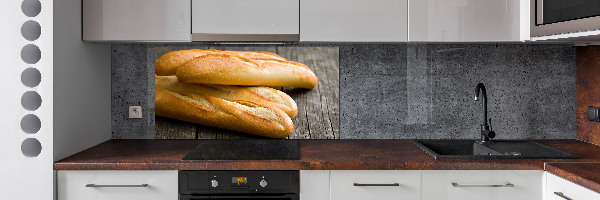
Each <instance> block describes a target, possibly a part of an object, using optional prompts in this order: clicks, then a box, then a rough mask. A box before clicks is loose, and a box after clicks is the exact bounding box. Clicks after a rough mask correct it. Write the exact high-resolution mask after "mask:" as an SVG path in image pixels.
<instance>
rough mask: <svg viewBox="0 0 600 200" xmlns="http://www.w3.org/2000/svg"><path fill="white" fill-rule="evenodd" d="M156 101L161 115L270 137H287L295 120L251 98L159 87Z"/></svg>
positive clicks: (156, 111) (158, 114)
mask: <svg viewBox="0 0 600 200" xmlns="http://www.w3.org/2000/svg"><path fill="white" fill-rule="evenodd" d="M154 101H155V114H156V115H157V116H162V117H168V118H172V119H177V120H182V121H187V122H192V123H197V124H203V125H207V126H213V127H218V128H223V129H228V130H234V131H239V132H245V133H250V134H255V135H260V136H264V137H270V138H284V137H286V136H288V135H289V134H290V133H291V132H292V129H293V123H292V120H291V119H290V117H289V116H288V115H287V114H286V113H285V112H283V111H282V110H279V109H277V108H272V107H266V106H262V105H260V104H257V103H252V102H249V101H241V100H225V99H221V98H217V97H212V96H208V95H204V94H198V93H182V94H177V93H174V92H170V91H167V90H164V89H161V88H158V87H155V99H154Z"/></svg>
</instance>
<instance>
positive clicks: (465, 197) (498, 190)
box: [422, 170, 543, 200]
mask: <svg viewBox="0 0 600 200" xmlns="http://www.w3.org/2000/svg"><path fill="white" fill-rule="evenodd" d="M542 175H543V171H537V170H460V171H459V170H443V171H438V170H432V171H423V179H422V181H423V188H422V193H423V199H424V200H443V199H448V200H455V199H456V200H458V199H460V200H469V199H473V200H475V199H476V200H486V199H489V200H496V199H527V200H541V199H542ZM509 183H510V184H512V185H513V187H502V186H510V185H507V184H509ZM494 186H496V187H494Z"/></svg>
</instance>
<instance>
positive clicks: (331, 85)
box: [154, 46, 340, 139]
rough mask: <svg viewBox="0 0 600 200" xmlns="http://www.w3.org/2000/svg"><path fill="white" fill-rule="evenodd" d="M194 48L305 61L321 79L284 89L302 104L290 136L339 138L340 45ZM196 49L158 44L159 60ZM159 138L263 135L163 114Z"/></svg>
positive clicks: (158, 125) (157, 128)
mask: <svg viewBox="0 0 600 200" xmlns="http://www.w3.org/2000/svg"><path fill="white" fill-rule="evenodd" d="M193 48H194V49H218V50H238V51H267V52H273V53H276V54H279V55H280V56H282V57H284V58H286V59H288V60H290V61H296V62H300V63H303V64H305V65H306V66H308V67H309V68H310V69H311V70H312V71H313V72H314V73H315V74H316V75H317V77H318V78H319V83H318V85H317V87H316V88H313V89H310V90H307V89H301V88H281V87H275V89H278V90H281V91H283V92H285V93H287V94H288V95H290V96H291V97H292V98H293V99H294V100H295V101H296V104H298V115H297V116H296V117H295V118H293V119H292V121H293V123H294V130H293V131H292V133H291V134H290V135H289V136H288V137H287V139H339V137H340V135H339V130H340V129H339V126H340V122H339V121H340V120H339V118H340V117H339V113H340V112H339V48H338V47H261V46H255V47H252V46H250V47H223V46H214V47H213V46H198V47H193ZM182 49H192V48H190V47H187V46H175V47H156V48H155V51H154V52H155V59H158V58H159V57H160V56H162V55H163V54H165V53H167V52H171V51H177V50H182ZM155 138H156V139H249V138H260V136H254V135H250V134H246V133H239V132H236V131H230V130H224V129H220V128H214V127H209V126H204V125H199V124H193V123H188V122H183V121H179V120H174V119H168V118H163V117H158V116H157V117H156V118H155Z"/></svg>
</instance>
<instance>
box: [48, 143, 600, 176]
mask: <svg viewBox="0 0 600 200" xmlns="http://www.w3.org/2000/svg"><path fill="white" fill-rule="evenodd" d="M200 142H202V140H109V141H107V142H104V143H102V144H99V145H97V146H94V147H92V148H90V149H87V150H85V151H82V152H80V153H77V154H75V155H73V156H70V157H68V158H65V159H63V160H60V161H58V162H56V163H54V169H55V170H542V169H544V163H546V162H600V147H598V146H596V145H593V144H589V143H585V142H581V141H577V140H537V142H539V143H541V144H545V145H548V146H550V147H554V148H556V149H559V150H562V151H566V152H569V153H573V154H577V155H579V156H581V157H582V158H581V159H562V160H561V159H439V160H435V159H433V158H432V157H431V156H429V155H427V154H426V153H425V152H423V151H422V150H421V149H419V148H418V147H416V146H415V145H413V144H412V143H411V142H410V140H300V160H266V161H265V160H208V161H183V160H181V158H183V157H184V156H185V155H186V154H187V153H188V152H189V151H191V150H192V149H194V148H195V147H196V145H198V144H199V143H200Z"/></svg>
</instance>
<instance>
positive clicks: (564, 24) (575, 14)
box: [531, 0, 600, 39]
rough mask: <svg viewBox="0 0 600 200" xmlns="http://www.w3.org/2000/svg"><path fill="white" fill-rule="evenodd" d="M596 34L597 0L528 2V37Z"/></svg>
mask: <svg viewBox="0 0 600 200" xmlns="http://www.w3.org/2000/svg"><path fill="white" fill-rule="evenodd" d="M598 34H600V0H531V37H532V38H545V39H560V38H569V37H580V36H589V35H598Z"/></svg>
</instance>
